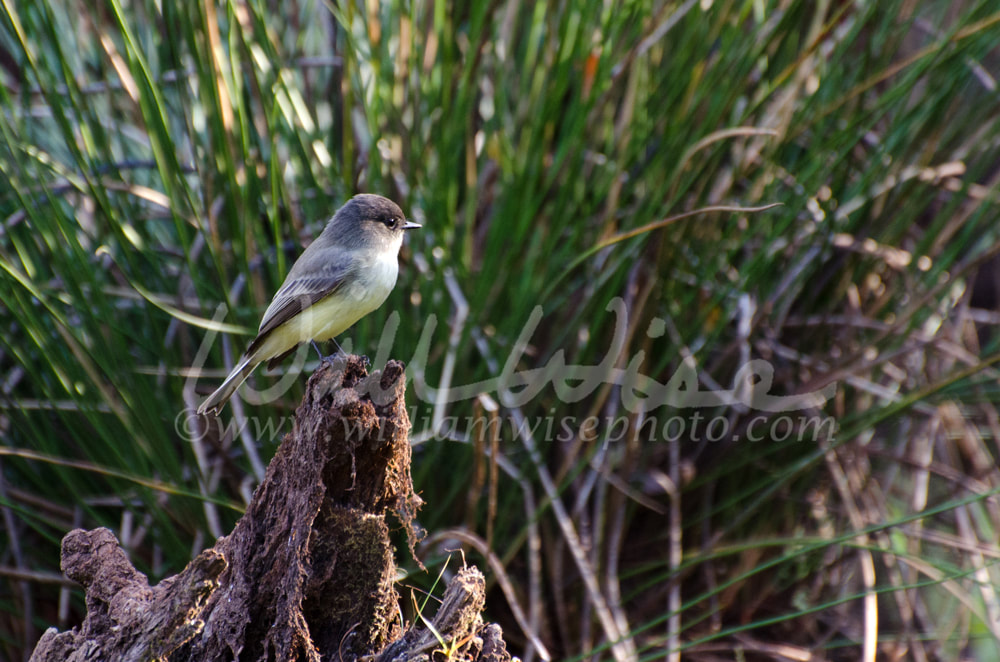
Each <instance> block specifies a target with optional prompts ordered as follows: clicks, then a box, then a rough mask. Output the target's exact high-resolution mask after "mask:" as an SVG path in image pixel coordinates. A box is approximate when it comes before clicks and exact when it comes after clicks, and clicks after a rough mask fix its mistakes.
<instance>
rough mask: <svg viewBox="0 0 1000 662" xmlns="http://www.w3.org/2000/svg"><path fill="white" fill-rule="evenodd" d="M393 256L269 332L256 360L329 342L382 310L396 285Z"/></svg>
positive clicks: (370, 267)
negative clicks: (317, 342)
mask: <svg viewBox="0 0 1000 662" xmlns="http://www.w3.org/2000/svg"><path fill="white" fill-rule="evenodd" d="M396 260H397V258H396V255H395V254H393V255H391V256H386V257H385V258H383V259H379V260H375V261H374V262H373V263H371V264H369V265H367V266H366V267H365V268H363V269H360V270H359V274H360V275H359V276H358V277H357V279H356V280H354V281H353V282H351V283H348V284H345V285H344V286H343V287H341V288H340V289H339V290H337V291H336V292H334V293H333V294H331V295H330V296H328V297H326V298H324V299H321V300H319V301H317V302H316V303H314V304H313V305H311V306H309V307H308V308H306V309H305V310H303V311H302V312H300V313H299V314H297V315H295V316H294V317H292V318H291V319H290V320H288V321H287V322H285V323H284V324H282V325H281V326H279V327H278V328H277V329H275V330H274V331H272V332H271V334H270V335H269V336H268V337H267V338H266V339H265V340H264V342H263V344H262V345H261V347H260V350H258V352H257V353H256V357H257V358H259V359H260V360H266V359H269V358H272V357H275V356H279V355H281V354H284V353H285V352H287V351H288V350H290V349H292V348H293V347H295V346H297V345H299V344H301V343H304V342H309V341H310V340H317V341H323V340H329V339H330V338H333V337H334V336H338V335H340V334H341V333H343V332H344V331H346V330H347V329H349V328H350V327H351V326H353V325H354V323H355V322H357V321H358V320H359V319H361V318H362V317H364V316H365V315H367V314H368V313H370V312H372V311H373V310H375V309H376V308H378V307H379V306H381V305H382V304H383V303H384V302H385V300H386V298H387V297H388V296H389V292H391V291H392V288H393V286H394V285H395V284H396V272H397V268H398V267H397V264H398V263H397V261H396Z"/></svg>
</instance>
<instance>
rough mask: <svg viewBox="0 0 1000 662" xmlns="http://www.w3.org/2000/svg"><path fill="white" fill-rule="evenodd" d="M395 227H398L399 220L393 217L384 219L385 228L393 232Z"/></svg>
mask: <svg viewBox="0 0 1000 662" xmlns="http://www.w3.org/2000/svg"><path fill="white" fill-rule="evenodd" d="M397 225H399V219H398V218H396V217H395V216H392V217H390V218H387V219H385V226H386V227H387V228H389V229H390V230H395V229H396V226H397Z"/></svg>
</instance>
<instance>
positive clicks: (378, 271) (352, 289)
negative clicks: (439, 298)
mask: <svg viewBox="0 0 1000 662" xmlns="http://www.w3.org/2000/svg"><path fill="white" fill-rule="evenodd" d="M419 227H420V226H419V225H418V224H416V223H411V222H409V221H407V220H406V217H405V216H403V212H402V210H400V208H399V207H398V206H397V205H396V203H394V202H392V201H391V200H387V199H386V198H383V197H382V196H380V195H368V194H361V195H356V196H354V197H353V198H351V199H350V200H348V201H347V204H345V205H344V206H343V207H341V208H340V210H339V211H337V213H336V214H334V216H333V218H332V219H330V222H329V223H327V225H326V227H325V228H324V229H323V232H321V233H320V235H319V237H317V238H316V241H314V242H312V243H311V244H309V246H308V248H306V250H305V251H303V253H302V255H301V256H300V257H299V259H298V260H296V261H295V264H293V265H292V270H291V271H289V272H288V277H287V278H285V282H284V283H283V284H282V285H281V288H280V289H279V290H278V293H277V294H275V295H274V298H273V299H272V300H271V305H269V306H268V307H267V310H266V311H265V312H264V319H263V320H261V323H260V329H258V330H257V337H256V338H254V339H253V341H252V342H251V343H250V346H249V347H247V351H246V352H244V353H243V357H242V358H241V359H240V362H239V363H237V364H236V367H235V368H233V371H232V372H230V373H229V376H228V377H226V381H224V382H222V386H220V387H219V388H218V390H217V391H216V392H215V393H213V394H212V395H210V396H208V398H207V399H206V400H205V402H203V403H201V406H200V407H198V413H199V414H205V413H207V412H214V413H218V412H219V410H220V409H222V407H223V406H224V405H225V404H226V401H227V400H229V398H230V396H232V394H233V393H234V392H235V391H236V389H237V388H239V386H240V384H242V383H243V382H244V380H246V378H247V377H249V376H250V373H251V372H253V370H254V368H256V367H257V366H258V365H259V364H260V363H263V362H264V361H267V362H268V367H274V365H275V364H276V363H278V362H279V361H281V360H282V359H283V358H285V357H286V356H288V355H289V354H291V353H292V352H294V351H295V349H296V348H297V347H298V346H299V345H300V344H302V343H304V342H309V341H315V340H329V339H330V338H333V337H334V336H336V335H338V334H340V333H342V332H344V331H346V330H347V329H348V328H349V327H350V326H351V325H353V324H354V323H355V322H357V321H358V320H359V319H361V318H362V317H364V316H365V315H367V314H368V313H370V312H372V311H373V310H375V309H376V308H378V307H379V306H381V305H382V303H383V302H384V301H385V299H386V297H388V296H389V292H390V291H392V288H393V286H394V285H395V284H396V274H397V272H398V271H399V263H398V256H399V248H400V246H402V245H403V230H409V229H410V228H419Z"/></svg>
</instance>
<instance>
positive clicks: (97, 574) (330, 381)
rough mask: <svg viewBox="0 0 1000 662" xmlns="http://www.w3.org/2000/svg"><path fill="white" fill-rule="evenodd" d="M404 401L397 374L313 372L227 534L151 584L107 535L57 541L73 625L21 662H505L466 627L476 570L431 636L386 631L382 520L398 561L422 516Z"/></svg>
mask: <svg viewBox="0 0 1000 662" xmlns="http://www.w3.org/2000/svg"><path fill="white" fill-rule="evenodd" d="M404 389H405V379H403V365H402V364H401V363H399V362H395V361H391V362H389V363H388V364H387V365H386V367H385V369H384V370H382V371H376V372H374V373H373V374H372V375H368V374H367V370H366V368H365V364H364V363H363V362H362V360H361V359H359V358H358V357H353V356H352V357H348V358H347V359H346V360H339V361H335V362H332V363H324V364H323V366H321V368H320V369H319V370H317V372H316V373H315V374H314V375H313V376H312V378H311V379H310V380H309V384H308V386H307V389H306V395H305V398H304V399H303V401H302V404H301V406H300V407H299V409H298V411H297V412H296V420H295V425H294V427H293V429H292V431H291V432H290V433H289V434H288V435H286V437H285V439H284V440H283V441H282V444H281V446H280V447H279V449H278V452H277V454H276V455H275V457H274V459H273V460H272V461H271V464H270V466H269V467H268V470H267V474H266V476H265V479H264V481H263V482H262V483H261V485H260V486H259V487H258V488H257V491H256V492H255V493H254V496H253V500H252V501H251V503H250V506H249V508H248V509H247V512H246V514H245V515H244V516H243V517H242V518H241V519H240V521H239V522H238V523H237V525H236V527H235V529H234V530H233V532H232V533H231V534H230V535H228V536H226V537H224V538H220V539H219V540H218V541H217V542H216V544H215V546H214V547H213V548H212V549H209V550H206V551H204V552H202V553H201V554H200V555H199V556H198V557H197V558H195V559H194V560H193V561H192V562H191V563H190V564H189V565H188V566H187V567H186V568H185V569H184V570H183V571H182V572H181V573H180V574H178V575H176V576H174V577H171V578H168V579H165V580H164V581H162V582H160V583H159V584H158V585H156V586H153V587H150V586H149V584H148V582H147V580H146V577H145V575H143V574H142V573H140V572H138V571H137V570H135V568H134V567H133V566H132V565H131V563H130V562H129V561H128V558H127V556H126V554H125V552H124V551H123V550H122V549H121V547H120V546H119V545H118V541H117V540H116V539H115V538H114V535H113V534H112V533H111V532H110V531H108V530H107V529H95V530H93V531H82V530H76V531H72V532H70V533H69V534H67V536H66V537H65V538H64V539H63V549H62V567H63V571H64V572H65V573H66V575H67V576H68V577H70V578H71V579H73V580H75V581H77V582H79V583H80V584H81V585H83V586H84V588H85V589H86V596H87V597H86V600H87V616H86V619H85V620H84V623H83V624H82V625H81V626H80V627H77V628H74V629H73V630H71V631H69V632H62V633H59V632H57V631H56V630H55V629H54V628H52V629H49V630H48V631H47V632H46V633H45V634H44V635H43V636H42V638H41V639H40V640H39V642H38V645H37V646H36V648H35V652H34V654H33V655H32V658H31V659H32V660H33V661H37V662H44V661H49V660H52V661H54V660H98V659H99V660H127V661H130V660H170V661H171V662H195V661H197V662H209V661H212V660H220V661H221V660H233V659H236V660H254V661H256V660H276V661H277V660H309V661H312V662H319V660H321V659H322V660H324V661H326V660H358V659H368V660H376V659H377V660H383V661H386V662H388V661H390V660H393V661H396V660H432V659H434V660H443V659H456V660H458V659H461V660H483V661H489V662H500V661H504V660H510V659H511V658H510V655H509V654H507V652H506V647H505V645H504V643H503V638H502V633H501V632H500V628H499V627H497V626H495V625H484V624H483V622H482V619H481V617H480V612H481V611H482V609H483V606H484V600H485V598H484V590H485V589H484V582H483V577H482V575H481V574H480V573H479V571H478V570H476V569H475V568H464V569H463V570H462V571H460V572H459V573H458V574H457V575H456V577H455V578H454V579H453V580H452V582H451V583H450V585H449V587H448V589H447V591H446V593H445V599H444V602H443V604H442V606H441V607H440V608H439V609H438V612H437V614H436V615H435V617H434V619H433V621H432V623H433V629H431V628H427V627H425V626H423V625H421V624H417V625H416V626H415V627H412V628H410V629H409V630H407V631H405V632H404V628H403V624H401V623H400V622H399V618H398V613H399V610H398V603H399V596H398V594H397V593H396V590H395V588H394V586H393V580H394V578H395V573H396V564H395V562H394V557H393V548H392V546H391V544H390V542H389V526H388V524H387V522H386V514H387V512H388V511H391V512H392V513H394V515H395V517H396V520H397V521H398V522H399V523H401V524H402V526H403V528H404V529H405V531H406V533H407V536H408V539H409V544H410V551H411V553H412V551H413V544H414V539H415V532H414V524H413V521H414V517H415V515H416V511H417V509H418V508H419V507H420V505H421V501H420V498H419V497H417V496H416V494H414V492H413V485H412V482H411V480H410V445H409V441H408V439H407V433H408V432H409V428H410V422H409V418H408V416H407V414H406V408H405V400H404ZM439 637H440V638H439Z"/></svg>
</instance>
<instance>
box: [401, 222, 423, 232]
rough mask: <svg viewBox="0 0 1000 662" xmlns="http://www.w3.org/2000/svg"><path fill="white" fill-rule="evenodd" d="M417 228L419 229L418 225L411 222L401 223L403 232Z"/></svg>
mask: <svg viewBox="0 0 1000 662" xmlns="http://www.w3.org/2000/svg"><path fill="white" fill-rule="evenodd" d="M419 227H421V225H420V223H414V222H413V221H407V222H406V223H403V229H404V230H413V229H414V228H419Z"/></svg>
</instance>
